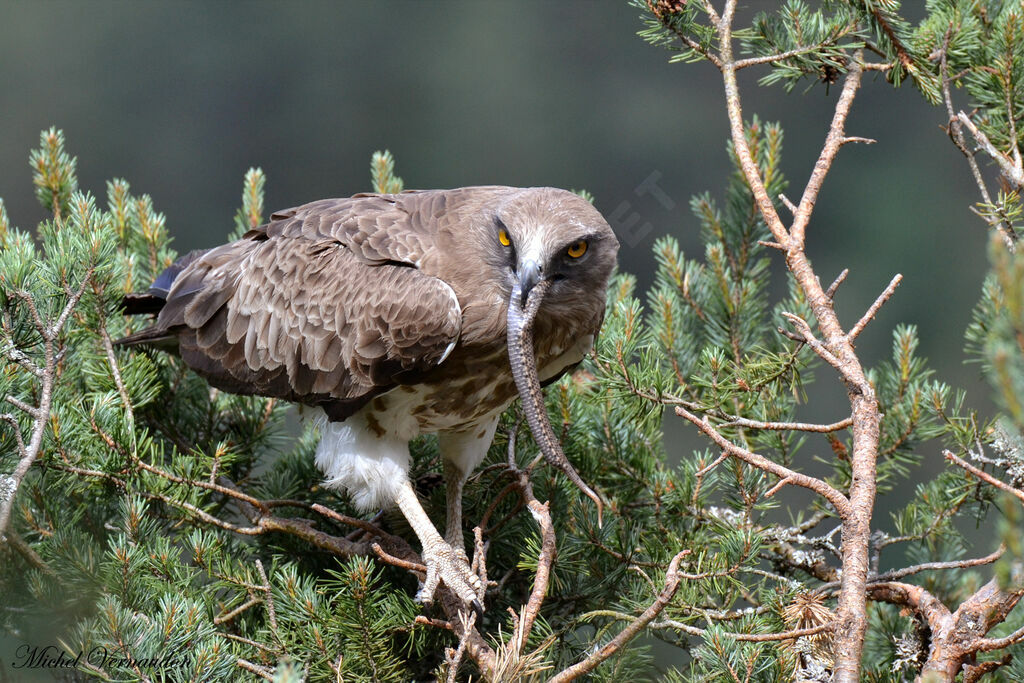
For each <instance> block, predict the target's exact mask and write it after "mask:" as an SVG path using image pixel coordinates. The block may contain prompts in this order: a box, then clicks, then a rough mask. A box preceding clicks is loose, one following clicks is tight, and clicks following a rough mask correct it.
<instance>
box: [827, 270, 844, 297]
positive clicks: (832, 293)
mask: <svg viewBox="0 0 1024 683" xmlns="http://www.w3.org/2000/svg"><path fill="white" fill-rule="evenodd" d="M849 274H850V269H849V268H843V272H841V273H839V275H836V279H835V280H833V281H832V284H830V285H829V286H828V289H826V290H825V296H826V297H827V298H828V299H834V298H835V297H836V291H837V290H838V289H839V285H841V284H843V281H844V280H845V279H846V276H847V275H849Z"/></svg>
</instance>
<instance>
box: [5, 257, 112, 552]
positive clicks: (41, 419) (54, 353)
mask: <svg viewBox="0 0 1024 683" xmlns="http://www.w3.org/2000/svg"><path fill="white" fill-rule="evenodd" d="M94 270H95V269H94V268H92V267H90V268H89V269H88V270H87V271H86V273H85V275H84V276H83V277H82V283H81V285H79V287H78V289H77V290H75V291H73V292H72V291H68V292H67V293H68V300H67V302H66V303H65V304H64V307H63V308H62V309H61V311H60V313H59V314H58V315H57V318H56V320H55V321H54V322H53V323H52V324H47V323H46V322H44V321H43V318H42V316H41V315H40V314H39V310H38V309H37V308H36V305H35V300H34V299H33V297H32V295H31V294H30V293H28V292H24V291H20V290H19V291H16V292H15V293H14V294H15V296H16V297H17V298H19V299H21V300H22V301H23V302H25V305H26V306H27V307H28V310H29V313H30V315H31V316H32V320H33V323H34V325H35V327H36V332H37V333H38V334H39V336H40V337H42V340H43V365H42V367H41V368H40V369H41V370H42V375H41V376H39V404H38V405H37V406H29V405H27V404H24V403H23V402H22V401H19V400H18V399H17V398H15V397H13V396H6V397H5V398H6V399H7V401H8V402H10V403H12V404H13V405H15V406H17V407H18V408H20V409H22V410H24V411H25V412H27V413H29V415H31V416H32V418H33V421H32V428H31V432H30V433H31V436H30V437H29V441H28V444H27V445H26V444H24V443H23V441H22V437H21V434H20V431H19V430H20V427H18V426H17V422H16V421H14V425H15V430H16V431H19V434H18V437H17V441H18V465H17V467H15V469H14V471H13V472H12V473H11V474H10V475H8V476H7V477H6V479H7V481H6V486H5V489H6V491H5V495H4V497H3V498H2V499H0V540H3V539H6V532H7V527H8V525H9V524H10V521H11V512H12V510H13V509H14V499H15V497H16V496H17V493H18V488H19V487H20V486H21V482H22V480H24V478H25V475H27V474H28V471H29V468H31V467H32V464H33V463H34V462H35V461H36V458H38V457H39V451H40V449H41V448H42V445H43V435H44V434H45V432H46V427H47V423H48V421H49V419H50V408H51V404H52V401H53V392H54V388H55V385H56V382H57V364H58V361H59V358H60V355H61V353H62V348H59V347H58V341H59V339H58V337H59V335H60V332H61V330H62V329H63V328H64V324H65V323H66V322H67V319H68V317H70V315H71V312H72V311H73V310H74V309H75V307H76V306H77V305H78V302H79V300H80V299H81V298H82V295H83V294H84V293H85V290H86V287H87V286H88V285H89V284H90V282H91V280H92V276H93V272H94Z"/></svg>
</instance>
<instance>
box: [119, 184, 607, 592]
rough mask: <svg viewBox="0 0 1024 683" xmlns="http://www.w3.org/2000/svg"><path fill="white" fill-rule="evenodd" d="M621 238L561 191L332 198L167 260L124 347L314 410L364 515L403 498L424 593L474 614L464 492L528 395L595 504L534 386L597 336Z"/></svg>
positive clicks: (327, 464)
mask: <svg viewBox="0 0 1024 683" xmlns="http://www.w3.org/2000/svg"><path fill="white" fill-rule="evenodd" d="M618 246H619V245H618V241H617V240H616V238H615V236H614V234H613V233H612V230H611V228H610V227H609V226H608V223H607V222H606V221H605V220H604V218H603V217H602V216H601V214H600V213H599V212H598V211H597V210H595V209H594V208H593V207H592V206H591V205H590V203H589V202H587V201H586V200H584V199H582V198H580V197H578V196H577V195H575V194H573V193H571V192H567V191H565V190H559V189H554V188H525V189H524V188H513V187H500V186H488V187H465V188H459V189H453V190H425V191H417V190H412V191H407V192H402V193H400V194H357V195H354V196H352V197H349V198H345V199H324V200H321V201H315V202H312V203H310V204H305V205H303V206H300V207H297V208H293V209H289V210H287V211H282V212H279V213H275V214H273V215H272V216H271V218H270V222H269V223H267V224H266V225H263V226H260V227H258V228H255V229H253V230H250V231H249V232H248V233H247V234H245V235H244V236H243V237H242V238H241V239H239V240H238V241H235V242H231V243H229V244H225V245H222V246H219V247H215V248H213V249H209V250H206V251H198V252H192V253H190V254H188V255H186V256H185V257H183V258H182V259H180V260H179V261H178V262H176V263H174V264H173V265H172V266H170V267H169V268H168V269H167V270H166V271H164V273H163V274H161V275H160V276H159V278H157V280H156V282H154V283H153V286H152V287H151V288H150V289H149V291H148V292H147V293H146V294H136V295H129V296H128V297H126V300H125V309H126V312H128V313H141V312H150V313H157V314H158V315H157V317H156V320H155V322H154V324H153V325H151V326H150V327H148V328H146V329H144V330H142V331H141V332H138V333H136V334H133V335H130V336H128V337H125V338H124V339H122V340H119V343H120V344H122V345H139V344H142V345H155V346H159V347H161V348H165V349H170V350H172V351H174V352H176V353H178V354H180V356H181V358H182V359H183V360H184V361H185V363H186V364H188V365H189V366H190V367H191V368H193V369H194V370H195V371H196V372H197V373H198V374H199V375H201V376H202V377H204V378H206V380H207V381H209V383H210V384H211V385H213V386H215V387H218V388H220V389H222V390H225V391H228V392H232V393H236V394H245V395H258V396H268V397H277V398H281V399H285V400H288V401H293V402H296V403H299V404H304V405H306V406H312V407H313V408H316V409H319V410H320V411H322V415H321V416H320V420H321V441H320V443H319V446H318V448H317V451H316V462H317V465H318V466H319V467H320V469H321V470H322V471H323V472H324V474H325V476H326V483H327V485H328V486H331V487H335V488H338V489H341V490H343V491H345V492H347V493H348V495H349V496H350V498H351V500H352V502H353V503H354V504H355V506H356V507H358V508H359V509H361V510H364V511H370V510H376V509H380V508H381V507H391V506H395V505H397V507H398V508H399V509H400V510H401V512H402V513H403V514H404V515H405V517H406V518H407V519H408V521H409V523H410V525H411V527H412V529H413V530H414V531H415V533H416V535H417V536H418V537H419V540H420V543H421V544H422V548H423V559H424V563H425V564H426V566H427V575H426V579H425V581H424V583H423V586H422V588H421V590H420V593H419V595H418V597H419V598H420V600H421V601H424V602H429V601H430V600H431V599H432V597H433V594H434V591H435V589H436V588H437V585H438V582H439V581H443V582H444V583H445V585H447V586H448V588H449V589H451V590H452V591H454V592H455V593H456V594H457V595H458V596H459V597H460V598H461V599H462V600H463V601H465V602H466V603H467V604H470V605H472V606H473V607H474V609H476V610H477V611H478V612H479V611H480V609H481V605H480V603H479V602H478V598H481V599H482V594H481V593H480V581H479V579H478V577H477V576H476V575H475V574H474V573H473V572H472V571H471V570H470V566H469V563H468V559H467V556H466V554H465V550H464V541H463V532H462V489H463V485H464V484H465V482H466V480H467V478H468V476H469V474H470V473H471V472H472V470H473V469H474V468H475V467H476V466H477V465H478V464H479V463H480V462H481V461H482V460H483V458H484V456H485V455H486V453H487V450H488V447H489V446H490V444H491V440H492V438H493V436H494V433H495V428H496V427H497V424H498V417H499V415H500V414H501V412H502V411H503V410H504V409H505V408H506V407H507V406H508V404H509V403H510V402H511V401H512V399H513V398H514V397H515V396H516V394H517V391H518V393H519V394H520V395H521V396H522V399H523V406H524V412H525V414H526V416H527V419H528V422H529V424H530V427H531V430H532V431H533V433H534V436H535V438H536V439H537V441H538V445H539V446H540V448H541V451H542V452H543V453H544V455H545V456H546V457H547V459H548V461H549V462H551V463H552V464H553V465H555V466H557V467H558V468H559V469H561V470H562V471H563V472H564V473H565V474H566V475H567V476H569V477H570V479H572V481H573V482H574V483H575V484H576V485H577V486H578V487H580V489H581V490H582V491H583V492H584V493H585V494H586V495H588V496H589V497H591V498H592V499H593V500H594V501H595V502H596V503H597V504H598V506H599V508H598V509H599V511H600V498H599V497H598V496H596V494H594V492H593V491H592V490H591V489H590V488H589V487H587V485H586V484H584V483H583V481H582V480H581V479H580V477H579V475H578V474H577V473H576V471H575V470H574V469H573V468H572V466H571V465H570V464H569V463H568V461H567V460H566V459H565V456H564V454H562V452H561V450H560V449H559V447H558V442H557V439H555V437H554V434H553V432H552V431H551V427H550V425H549V423H548V421H547V416H546V413H545V412H544V405H543V402H542V395H541V382H549V381H554V380H555V379H557V378H558V377H560V376H561V375H562V374H564V373H565V372H567V371H569V370H571V369H572V368H573V367H574V366H575V365H576V364H578V363H579V362H580V360H581V359H582V358H583V356H584V354H585V353H586V352H587V351H588V350H589V349H590V347H591V345H592V343H593V340H594V337H595V335H596V334H597V332H598V328H599V327H600V326H601V321H602V319H603V316H604V308H605V289H606V286H607V282H608V278H609V276H610V274H611V272H612V269H613V268H614V265H615V260H616V253H617V251H618ZM531 337H532V338H531ZM424 433H436V434H437V435H438V439H439V443H440V449H441V455H442V459H443V464H444V476H445V480H446V492H447V528H446V532H445V536H444V537H443V538H442V537H441V535H440V534H439V533H438V531H437V530H436V529H435V528H434V526H433V524H432V523H431V522H430V519H429V518H428V517H427V514H426V512H425V511H424V510H423V508H422V506H421V505H420V502H419V501H418V500H417V497H416V493H415V491H414V489H413V487H412V485H411V483H410V481H409V477H408V471H409V460H410V455H409V448H408V442H409V440H410V439H412V438H413V437H415V436H417V435H419V434H424Z"/></svg>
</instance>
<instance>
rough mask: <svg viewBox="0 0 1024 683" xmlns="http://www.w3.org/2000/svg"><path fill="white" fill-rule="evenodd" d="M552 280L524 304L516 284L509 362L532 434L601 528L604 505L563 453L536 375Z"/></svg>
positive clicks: (510, 308)
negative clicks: (542, 311)
mask: <svg viewBox="0 0 1024 683" xmlns="http://www.w3.org/2000/svg"><path fill="white" fill-rule="evenodd" d="M550 285H551V281H550V280H541V281H539V282H538V283H537V284H536V285H534V286H533V288H532V289H530V290H529V296H528V298H527V299H526V302H525V305H524V304H523V297H522V287H521V285H520V284H519V283H518V282H517V283H516V284H515V286H514V287H513V289H512V296H510V297H509V301H508V322H507V330H506V333H507V335H508V359H509V363H510V364H511V365H512V377H513V378H514V379H515V382H516V389H518V390H519V397H520V399H522V403H523V412H524V413H525V414H526V421H527V423H528V424H529V425H530V431H531V432H533V438H534V439H535V440H536V441H537V446H539V447H540V452H541V453H542V454H543V455H544V459H545V460H547V461H548V464H550V465H553V466H555V467H557V468H558V469H559V470H561V471H562V472H563V473H564V474H565V476H567V477H569V481H571V482H572V483H573V484H575V485H576V488H578V489H579V490H580V491H582V492H583V495H585V496H586V497H587V498H590V499H591V500H592V501H594V504H595V505H596V506H597V525H598V526H599V527H600V526H601V514H602V511H603V509H604V502H603V501H602V500H601V497H600V496H598V495H597V494H596V493H595V492H594V490H593V489H591V488H590V487H589V486H587V484H586V482H584V481H583V479H582V478H581V477H580V475H579V474H578V473H577V472H576V470H575V468H573V466H572V464H571V463H570V462H569V460H568V458H566V457H565V453H563V452H562V447H561V445H559V443H558V438H557V437H556V436H555V433H554V431H553V430H552V429H551V423H550V422H549V421H548V414H547V410H546V409H545V408H544V394H543V393H541V388H540V378H539V377H538V375H537V359H536V358H535V356H534V350H533V321H534V318H536V316H537V310H538V309H539V308H540V302H541V300H542V299H543V298H544V294H545V293H546V292H547V290H548V287H550Z"/></svg>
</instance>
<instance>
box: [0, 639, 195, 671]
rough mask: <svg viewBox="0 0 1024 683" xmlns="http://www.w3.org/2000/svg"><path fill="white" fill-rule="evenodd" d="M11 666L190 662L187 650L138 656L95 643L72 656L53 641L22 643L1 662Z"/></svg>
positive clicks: (107, 666)
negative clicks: (10, 658)
mask: <svg viewBox="0 0 1024 683" xmlns="http://www.w3.org/2000/svg"><path fill="white" fill-rule="evenodd" d="M4 663H5V664H6V665H8V666H9V667H10V668H11V669H14V670H18V669H85V668H98V669H110V668H115V667H130V668H133V669H149V670H161V669H177V668H183V667H187V666H189V665H190V661H189V657H188V653H186V652H177V651H171V652H168V653H160V654H158V655H153V656H149V657H137V656H135V655H133V654H131V653H127V652H123V651H119V650H108V649H107V648H105V647H103V646H101V645H98V646H96V647H94V648H92V649H90V650H79V651H78V653H77V654H75V656H71V655H70V654H68V653H67V652H65V651H64V650H63V649H61V648H59V647H57V646H56V645H43V646H39V645H30V644H28V643H23V644H21V645H19V646H18V649H17V650H15V652H14V659H13V660H9V661H7V662H4Z"/></svg>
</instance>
